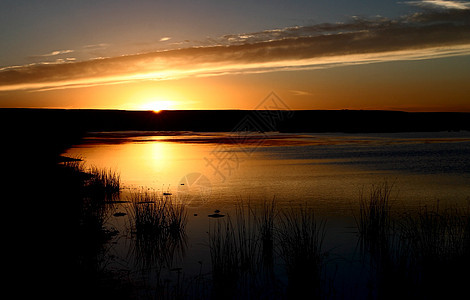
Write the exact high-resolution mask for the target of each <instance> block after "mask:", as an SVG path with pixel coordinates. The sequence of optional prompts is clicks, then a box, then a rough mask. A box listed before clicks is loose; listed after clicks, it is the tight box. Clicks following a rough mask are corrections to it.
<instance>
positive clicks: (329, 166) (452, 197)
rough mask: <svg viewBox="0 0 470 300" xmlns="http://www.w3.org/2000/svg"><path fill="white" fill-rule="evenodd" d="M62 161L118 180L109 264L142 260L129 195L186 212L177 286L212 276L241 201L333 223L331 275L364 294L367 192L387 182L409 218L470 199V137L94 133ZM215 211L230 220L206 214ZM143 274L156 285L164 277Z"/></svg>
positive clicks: (329, 231) (328, 239) (327, 242)
mask: <svg viewBox="0 0 470 300" xmlns="http://www.w3.org/2000/svg"><path fill="white" fill-rule="evenodd" d="M65 155H66V156H71V157H79V158H82V159H83V160H84V161H85V162H86V164H87V165H90V166H91V165H94V166H98V167H101V168H111V169H113V170H116V171H118V172H119V173H120V175H121V180H122V185H123V189H122V192H121V200H124V202H122V203H119V204H118V205H116V206H114V208H113V210H112V212H113V213H116V212H121V213H122V214H120V215H119V214H118V215H112V214H111V215H110V216H109V218H107V226H109V227H111V228H114V229H117V230H118V231H119V234H118V235H117V237H116V238H115V239H114V241H113V242H112V243H110V245H112V246H110V249H111V250H110V251H111V252H112V253H114V254H113V263H111V264H110V268H115V269H119V270H121V269H122V268H123V267H122V266H123V265H127V266H128V267H129V268H133V266H135V265H136V264H137V263H136V259H135V257H132V254H130V253H132V251H131V250H130V249H132V247H131V245H132V240H133V235H132V230H129V228H128V227H129V221H128V219H127V218H126V217H122V215H124V214H125V213H128V212H129V205H130V204H129V203H127V202H125V201H126V200H128V199H129V197H130V195H132V193H134V192H135V191H139V192H142V191H151V192H155V193H157V194H160V195H162V196H163V195H167V196H169V197H170V196H171V197H172V198H174V199H176V200H177V201H179V202H180V203H182V204H183V205H184V206H185V208H186V209H187V213H188V219H187V221H188V223H187V226H186V228H187V229H186V237H185V246H184V251H183V252H184V253H182V254H181V255H180V257H179V258H178V259H176V260H175V261H173V262H172V265H171V267H170V266H167V270H166V272H167V275H166V276H167V278H170V279H168V280H170V281H171V280H173V282H174V281H179V280H180V277H179V276H180V275H179V274H180V273H179V272H180V270H182V272H184V274H186V276H187V278H196V277H197V275H198V274H199V275H200V274H210V273H211V270H212V269H211V255H210V251H209V239H208V231H210V228H214V227H213V226H214V224H217V222H224V220H226V218H227V216H235V215H236V211H235V208H236V206H237V204H239V203H241V202H242V203H245V204H247V203H249V204H250V205H252V206H253V207H257V206H261V205H262V204H263V203H270V202H271V201H273V200H274V201H275V203H276V207H278V208H281V209H289V208H292V207H309V208H312V209H313V210H314V211H315V214H316V217H318V218H319V219H321V220H324V221H325V222H326V223H325V224H326V225H325V239H324V242H323V248H324V249H326V251H328V253H329V257H330V260H329V263H328V265H327V266H326V267H325V269H326V273H327V274H329V275H331V276H333V275H332V274H335V275H334V276H333V277H334V278H335V279H334V286H335V289H336V290H339V289H342V291H343V293H350V291H351V290H353V289H354V291H355V295H356V297H357V298H361V297H362V296H364V295H365V294H366V293H368V290H367V288H366V286H367V284H366V283H367V280H369V279H368V276H358V274H359V273H360V274H362V275H364V274H363V273H364V271H363V269H362V266H363V264H361V263H358V243H357V228H356V222H355V220H356V219H355V218H354V217H355V216H356V217H357V211H358V208H359V200H360V199H361V193H362V194H363V195H364V194H365V195H368V193H369V191H370V190H371V189H372V187H373V186H379V185H381V184H383V183H384V182H387V183H388V184H389V185H391V186H393V188H392V191H391V196H390V198H391V201H392V202H391V203H392V204H391V205H392V206H393V208H394V210H396V211H402V212H407V211H412V210H416V209H417V208H418V207H422V206H429V207H431V206H435V205H436V204H437V203H439V205H443V206H452V205H454V206H459V207H465V206H466V205H468V203H469V201H470V133H469V132H433V133H387V134H340V133H330V134H326V133H325V134H311V133H308V134H307V133H306V134H288V133H264V132H257V133H253V132H235V133H228V132H96V133H90V134H89V135H88V136H87V137H86V138H85V139H84V140H83V141H82V143H81V144H79V145H75V146H74V147H72V148H70V149H68V150H67V152H66V153H65ZM215 210H217V211H218V212H219V213H220V214H223V215H225V217H221V218H217V219H215V218H209V217H208V216H209V215H211V214H213V213H214V211H215ZM211 226H212V227H211ZM179 268H181V269H179ZM338 269H340V270H342V271H340V272H337V271H335V270H338ZM175 270H177V272H176V273H178V275H175V274H176V273H175ZM172 272H173V273H172ZM279 272H280V271H279ZM136 276H137V275H136ZM140 276H141V275H139V276H137V277H138V278H140V279H139V280H143V281H146V282H147V284H149V282H152V280H156V279H155V278H156V277H158V276H160V275H158V276H157V275H155V274H153V275H148V274H147V275H146V276H143V277H140ZM175 276H177V277H175ZM137 277H136V278H137ZM143 278H145V279H143ZM281 278H282V275H281ZM352 279H354V280H352ZM136 280H137V279H136ZM281 281H282V280H281ZM150 285H151V284H150ZM359 285H361V286H362V287H360V288H358V287H357V286H359ZM340 287H341V288H340ZM345 291H347V292H345Z"/></svg>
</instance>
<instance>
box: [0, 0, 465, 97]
mask: <svg viewBox="0 0 470 300" xmlns="http://www.w3.org/2000/svg"><path fill="white" fill-rule="evenodd" d="M439 2H449V1H439ZM210 43H211V44H209V45H207V44H206V45H205V46H200V47H188V48H179V49H174V50H166V51H157V52H150V53H145V54H136V55H128V56H120V57H111V58H103V59H94V60H89V61H77V62H70V61H64V62H63V63H54V64H31V65H27V66H18V67H9V68H3V69H1V70H0V91H7V90H18V89H29V90H44V89H57V88H73V87H84V86H91V85H102V84H116V83H122V82H131V81H139V80H169V79H177V78H183V77H188V76H217V75H224V74H237V73H260V72H271V71H277V70H296V69H315V68H330V67H335V66H342V65H350V64H365V63H375V62H383V61H393V60H417V59H430V58H436V57H445V56H456V55H470V10H468V9H446V10H441V9H439V10H431V11H428V10H426V11H424V12H421V13H416V14H413V15H410V16H404V17H401V18H397V19H387V18H375V19H361V18H355V19H353V20H351V21H350V22H346V23H334V24H329V23H325V24H318V25H312V26H296V27H288V28H281V29H272V30H265V31H262V32H254V33H242V34H236V35H226V36H223V37H220V38H218V39H213V40H211V41H210ZM62 51H64V50H62ZM51 54H52V53H51Z"/></svg>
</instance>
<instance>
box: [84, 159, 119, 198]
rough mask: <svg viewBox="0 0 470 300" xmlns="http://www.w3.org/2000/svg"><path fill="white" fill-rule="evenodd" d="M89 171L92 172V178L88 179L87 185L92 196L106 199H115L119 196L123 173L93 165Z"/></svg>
mask: <svg viewBox="0 0 470 300" xmlns="http://www.w3.org/2000/svg"><path fill="white" fill-rule="evenodd" d="M87 173H88V174H90V178H89V179H88V180H87V181H86V187H87V189H88V191H89V193H90V195H91V196H97V197H101V198H103V199H105V200H114V199H115V198H116V197H117V196H119V193H120V189H121V175H120V174H119V173H118V172H117V171H115V170H113V169H107V168H98V167H96V166H91V167H90V168H89V169H88V170H87Z"/></svg>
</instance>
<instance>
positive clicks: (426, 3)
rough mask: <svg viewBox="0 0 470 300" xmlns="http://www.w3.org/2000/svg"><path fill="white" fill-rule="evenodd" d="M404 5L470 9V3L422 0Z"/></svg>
mask: <svg viewBox="0 0 470 300" xmlns="http://www.w3.org/2000/svg"><path fill="white" fill-rule="evenodd" d="M404 3H406V4H410V5H414V6H419V7H424V8H443V9H470V2H468V1H446V0H422V1H408V2H404Z"/></svg>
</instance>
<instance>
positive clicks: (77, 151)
mask: <svg viewBox="0 0 470 300" xmlns="http://www.w3.org/2000/svg"><path fill="white" fill-rule="evenodd" d="M153 134H154V135H152V133H143V132H133V133H124V132H123V133H113V134H107V133H97V134H94V135H91V136H90V137H88V138H87V139H86V140H85V141H84V143H83V144H82V145H78V146H75V147H74V148H72V149H70V150H68V152H67V153H66V154H67V155H73V156H80V157H82V158H83V159H84V160H85V161H86V162H87V164H89V165H97V166H100V167H108V168H113V169H115V170H117V171H119V172H120V173H121V178H122V181H123V183H124V186H125V187H127V188H131V189H132V188H138V187H145V188H150V189H154V190H157V191H168V192H171V193H173V194H174V195H179V196H180V197H186V198H187V200H188V201H189V202H191V203H188V204H192V206H199V205H201V204H204V205H205V206H207V205H209V204H210V205H213V206H214V207H216V208H218V209H220V210H222V209H223V208H224V207H225V206H230V205H231V204H233V202H234V201H237V200H239V199H243V200H250V201H259V200H265V199H272V198H273V197H275V198H276V200H277V201H278V202H279V203H290V202H296V203H308V204H311V205H313V206H315V207H317V208H318V209H322V210H325V212H329V213H337V212H338V211H341V210H344V209H349V208H350V205H351V203H352V202H355V201H357V198H358V195H359V191H360V190H361V188H364V187H366V188H368V187H369V186H370V185H371V184H374V183H380V182H383V181H385V180H386V181H388V182H395V187H396V188H395V191H396V195H395V198H396V199H397V200H400V201H403V202H404V204H405V205H415V204H417V203H428V202H430V201H431V202H435V201H436V200H440V201H453V202H461V201H464V200H465V199H467V197H469V196H470V133H468V132H461V133H460V132H459V133H449V132H442V133H404V134H380V135H379V134H357V135H352V134H350V135H342V134H308V135H307V134H296V135H291V134H257V135H255V134H250V135H246V136H234V135H230V134H228V133H190V132H187V133H182V132H172V133H165V132H163V133H153ZM233 138H236V139H233ZM182 184H183V185H182ZM189 195H191V197H189ZM188 198H189V199H188Z"/></svg>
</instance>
